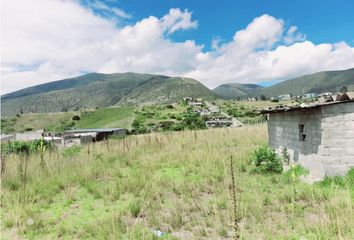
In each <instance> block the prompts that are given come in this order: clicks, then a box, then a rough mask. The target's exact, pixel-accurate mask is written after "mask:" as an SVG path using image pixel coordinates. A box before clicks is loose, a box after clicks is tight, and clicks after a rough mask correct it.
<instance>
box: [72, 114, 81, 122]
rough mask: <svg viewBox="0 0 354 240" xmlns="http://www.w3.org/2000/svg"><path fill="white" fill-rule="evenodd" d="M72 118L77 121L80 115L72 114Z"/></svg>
mask: <svg viewBox="0 0 354 240" xmlns="http://www.w3.org/2000/svg"><path fill="white" fill-rule="evenodd" d="M72 120H74V121H79V120H80V116H79V115H75V116H73V118H72Z"/></svg>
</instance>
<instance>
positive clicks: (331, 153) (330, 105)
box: [262, 93, 354, 179]
mask: <svg viewBox="0 0 354 240" xmlns="http://www.w3.org/2000/svg"><path fill="white" fill-rule="evenodd" d="M262 113H263V114H268V118H269V119H268V133H269V144H270V146H271V147H273V148H274V149H275V150H276V151H277V153H278V154H280V155H284V153H286V154H288V157H289V161H290V163H297V164H300V165H302V166H303V167H305V168H306V169H308V170H309V172H310V176H311V177H312V178H313V179H322V178H324V177H325V176H335V175H344V174H345V173H346V172H347V171H348V170H349V169H350V168H352V167H354V95H353V94H352V93H345V94H341V95H338V96H337V97H336V99H335V101H331V102H322V103H319V102H317V103H313V104H308V105H306V104H302V105H297V106H291V107H288V106H283V107H278V108H269V109H265V110H263V111H262Z"/></svg>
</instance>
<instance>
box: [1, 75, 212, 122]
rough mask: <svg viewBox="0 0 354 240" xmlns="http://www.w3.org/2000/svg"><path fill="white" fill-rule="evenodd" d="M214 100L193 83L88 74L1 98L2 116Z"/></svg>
mask: <svg viewBox="0 0 354 240" xmlns="http://www.w3.org/2000/svg"><path fill="white" fill-rule="evenodd" d="M186 96H192V97H203V98H216V97H217V95H216V94H214V93H213V92H212V91H211V90H209V89H208V88H207V87H205V86H204V85H202V84H201V83H199V82H198V81H196V80H193V79H189V78H180V77H168V76H162V75H151V74H138V73H116V74H99V73H91V74H87V75H84V76H80V77H76V78H71V79H65V80H61V81H56V82H51V83H46V84H42V85H38V86H34V87H30V88H26V89H23V90H20V91H17V92H14V93H10V94H6V95H4V96H2V97H1V100H2V106H1V107H2V109H1V113H2V116H13V115H15V114H17V113H20V112H23V113H28V112H34V113H46V112H67V111H77V110H80V109H87V108H97V107H108V106H113V105H116V106H121V105H133V104H134V105H137V104H143V103H170V102H176V101H179V100H181V99H182V98H183V97H186Z"/></svg>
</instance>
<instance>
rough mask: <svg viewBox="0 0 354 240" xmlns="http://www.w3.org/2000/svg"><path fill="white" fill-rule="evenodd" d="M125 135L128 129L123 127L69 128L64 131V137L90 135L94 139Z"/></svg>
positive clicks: (99, 139)
mask: <svg viewBox="0 0 354 240" xmlns="http://www.w3.org/2000/svg"><path fill="white" fill-rule="evenodd" d="M125 135H126V129H123V128H87V129H75V130H67V131H64V132H63V137H64V138H70V137H72V138H78V137H81V136H90V137H91V138H92V141H101V140H106V139H107V138H108V137H109V136H122V137H123V136H125ZM86 140H87V139H86ZM86 140H85V141H86ZM80 141H81V140H80Z"/></svg>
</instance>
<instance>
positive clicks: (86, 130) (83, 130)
mask: <svg viewBox="0 0 354 240" xmlns="http://www.w3.org/2000/svg"><path fill="white" fill-rule="evenodd" d="M117 130H124V128H83V129H73V130H66V131H64V132H65V133H83V132H113V131H117Z"/></svg>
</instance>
